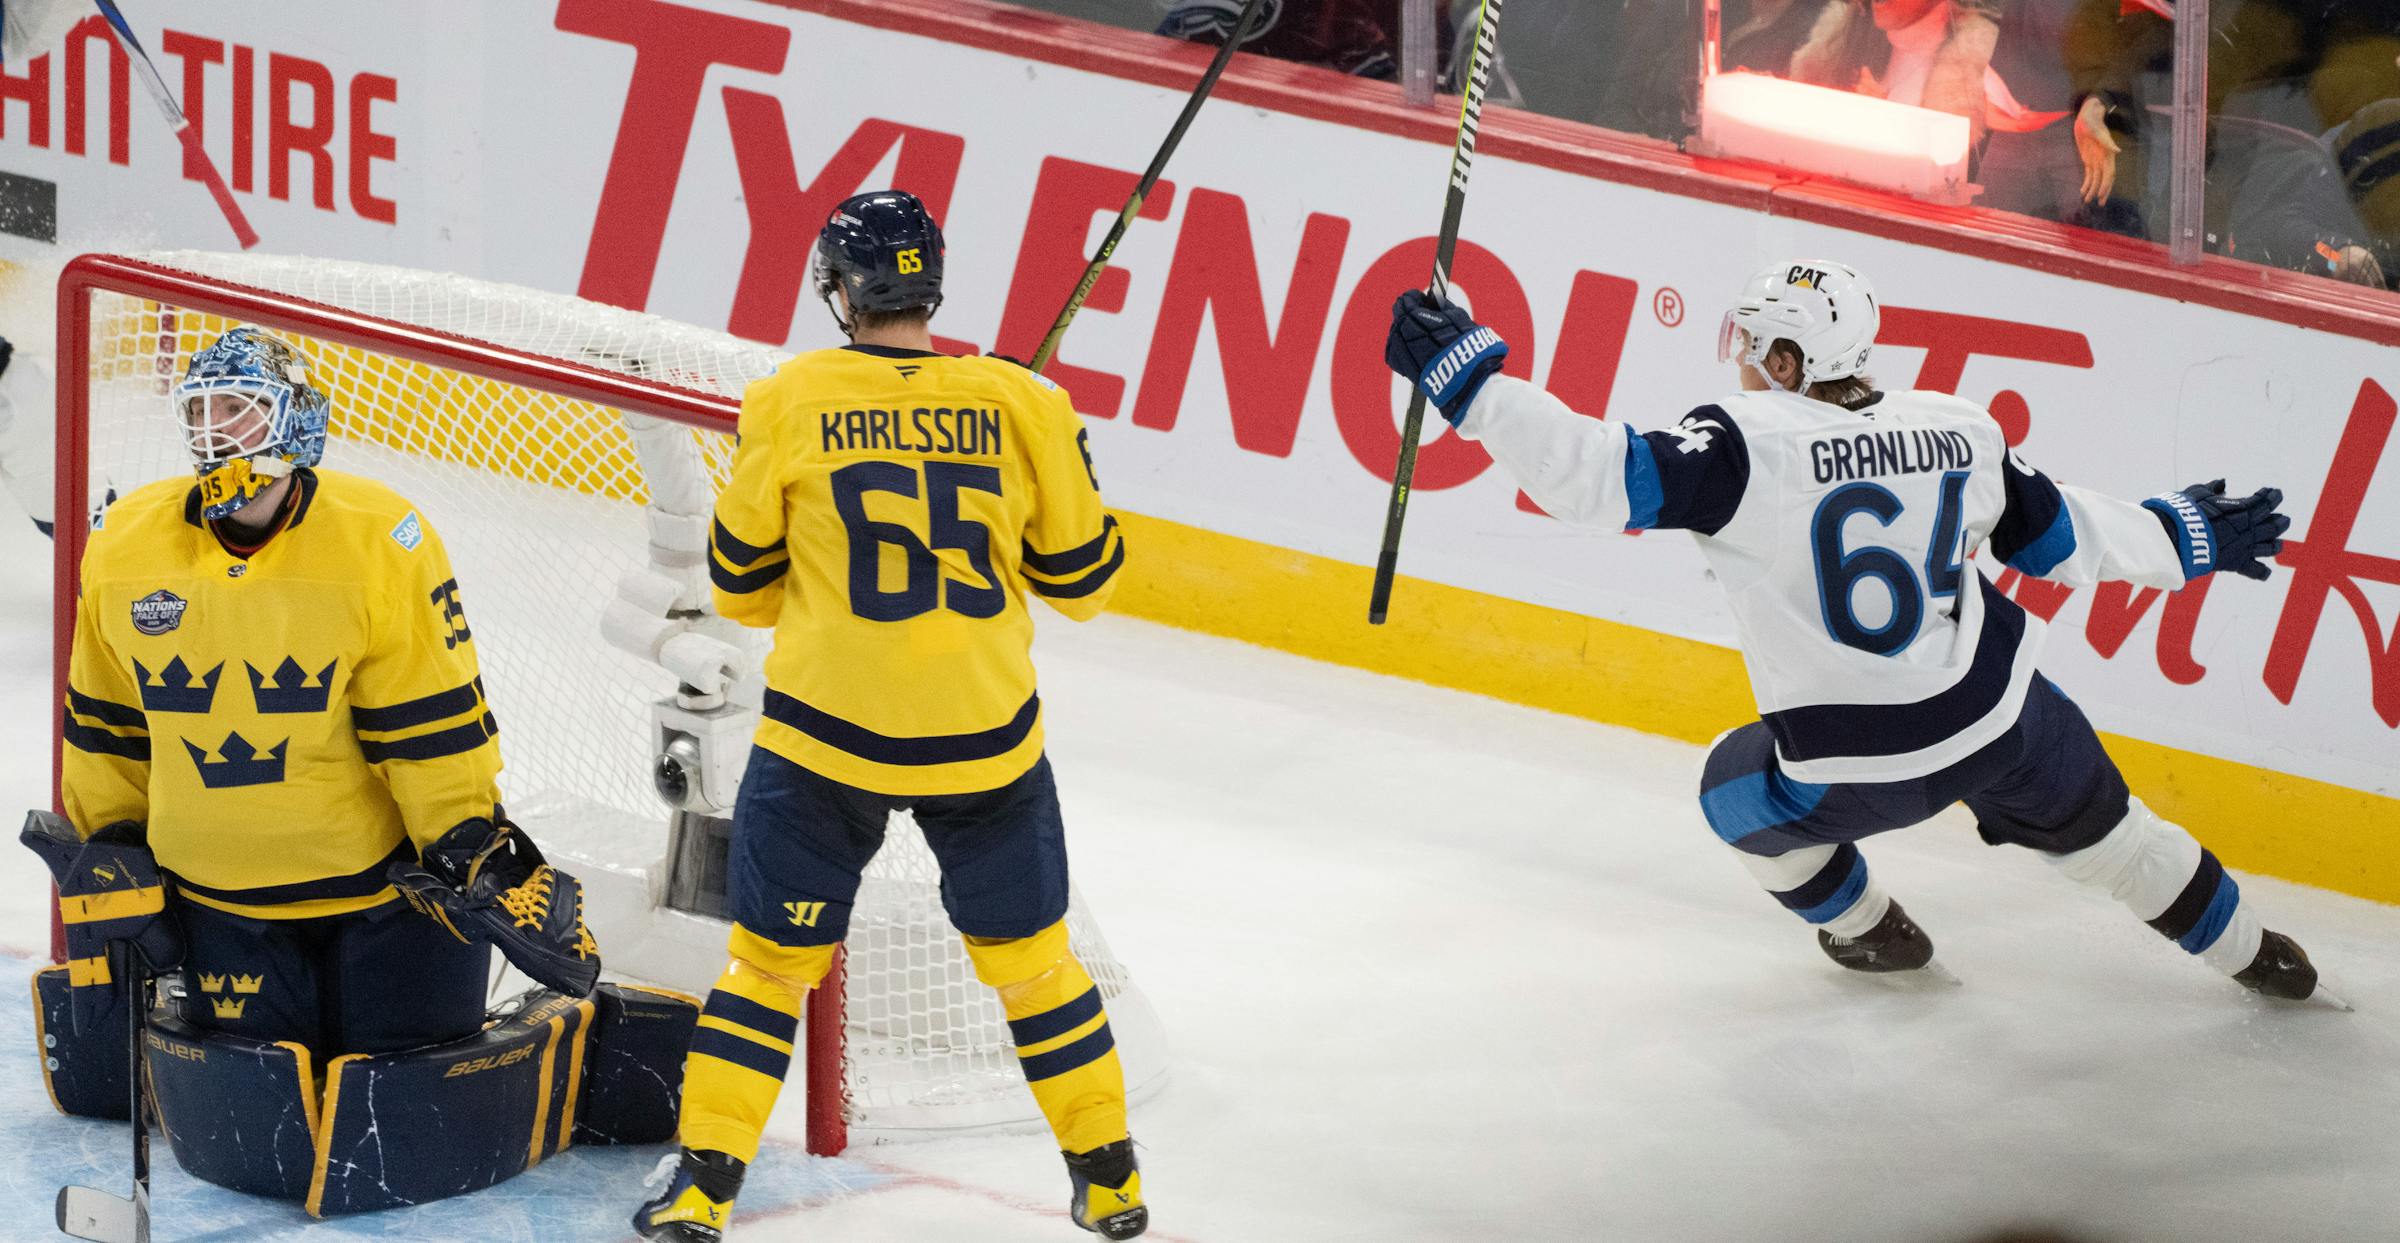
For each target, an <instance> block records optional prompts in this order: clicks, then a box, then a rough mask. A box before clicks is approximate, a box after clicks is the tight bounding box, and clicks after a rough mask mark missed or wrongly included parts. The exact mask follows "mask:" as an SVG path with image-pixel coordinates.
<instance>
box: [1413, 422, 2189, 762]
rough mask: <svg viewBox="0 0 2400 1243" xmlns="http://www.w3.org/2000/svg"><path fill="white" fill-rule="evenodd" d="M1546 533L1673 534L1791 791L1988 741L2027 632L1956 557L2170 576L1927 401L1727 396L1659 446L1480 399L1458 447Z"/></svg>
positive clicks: (2162, 540) (2172, 577) (2106, 522)
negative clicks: (1547, 520)
mask: <svg viewBox="0 0 2400 1243" xmlns="http://www.w3.org/2000/svg"><path fill="white" fill-rule="evenodd" d="M1459 430H1460V432H1461V434H1463V435H1465V436H1466V437H1468V438H1469V439H1474V440H1480V441H1481V442H1483V445H1484V448H1486V449H1487V450H1489V451H1490V452H1491V454H1492V456H1493V457H1494V458H1496V459H1498V460H1499V461H1500V462H1501V463H1502V464H1503V465H1505V466H1506V467H1508V469H1509V470H1510V471H1511V472H1512V473H1513V474H1515V475H1516V477H1517V479H1518V480H1519V481H1520V482H1521V483H1522V484H1523V485H1524V487H1525V491H1526V493H1527V494H1528V495H1530V496H1531V497H1532V498H1533V499H1534V501H1535V502H1536V503H1537V504H1539V505H1541V507H1542V508H1543V509H1544V510H1546V511H1548V512H1549V513H1551V514H1552V515H1554V516H1556V517H1558V518H1561V519H1563V520H1565V521H1569V522H1574V523H1577V524H1580V525H1586V526H1598V527H1606V528H1611V529H1621V530H1627V531H1642V530H1652V529H1668V528H1680V529H1683V530H1688V531H1690V532H1692V533H1693V535H1694V536H1696V537H1697V541H1698V543H1699V546H1700V550H1701V552H1702V554H1703V555H1705V556H1706V558H1707V560H1708V563H1709V565H1710V567H1711V568H1712V569H1713V570H1714V571H1715V572H1716V576H1717V578H1718V581H1720V582H1721V583H1723V584H1724V586H1725V589H1726V593H1727V599H1728V603H1729V605H1730V607H1731V609H1732V612H1733V620H1734V625H1735V628H1736V630H1737V631H1738V633H1739V634H1740V637H1741V645H1742V657H1743V661H1744V663H1745V664H1746V665H1747V666H1748V669H1749V673H1750V684H1751V687H1752V690H1753V692H1754V693H1755V694H1756V696H1757V698H1758V709H1759V715H1760V717H1761V718H1762V719H1764V720H1765V722H1766V724H1767V727H1768V728H1769V729H1770V730H1771V731H1772V732H1773V733H1774V736H1775V742H1776V751H1777V756H1778V760H1779V763H1780V765H1781V767H1782V768H1783V770H1784V771H1785V772H1786V773H1787V774H1789V775H1790V776H1792V777H1794V778H1797V779H1799V780H1802V781H1813V782H1836V781H1898V780H1903V779H1906V778H1910V777H1919V776H1923V775H1925V774H1927V773H1931V772H1934V771H1937V770H1939V769H1941V768H1944V767H1946V766H1948V765H1950V764H1952V763H1955V762H1957V761H1958V760H1961V759H1964V758H1965V757H1966V756H1968V755H1970V754H1972V753H1973V752H1974V751H1975V750H1976V749H1977V748H1979V747H1981V746H1983V745H1984V744H1985V743H1988V742H1990V741H1991V740H1992V739H1994V738H1996V737H1998V736H1999V735H2000V734H2002V733H2004V732H2006V731H2007V729H2008V727H2009V726H2010V725H2011V724H2013V723H2014V722H2015V720H2016V718H2017V713H2018V710H2019V708H2020V707H2021V706H2022V705H2023V703H2024V698H2025V691H2026V688H2027V686H2029V685H2030V684H2031V682H2032V680H2033V676H2034V666H2035V661H2036V659H2037V657H2038V655H2039V650H2040V646H2041V643H2040V638H2041V622H2040V621H2039V620H2038V619H2035V618H2031V617H2028V616H2027V615H2026V613H2025V611H2024V610H2023V609H2022V608H2019V607H2018V606H2017V604H2016V603H2015V602H2014V601H2012V600H2010V599H2008V597H2006V596H2004V595H2002V594H2001V593H2000V592H1999V591H1998V590H1997V589H1996V588H1994V587H1993V586H1992V584H1991V583H1990V581H1989V580H1987V579H1985V578H1984V576H1983V574H1982V572H1981V570H1980V568H1979V564H1978V563H1979V560H1980V559H1979V558H1977V557H1975V556H1974V554H1975V552H1976V550H1977V549H1979V548H1982V547H1984V546H1986V545H1987V544H1988V545H1989V547H1990V550H1991V558H1992V559H1994V560H1997V561H1999V562H2001V563H2002V564H2005V565H2007V566H2010V567H2012V568H2014V569H2017V570H2019V571H2022V572H2024V573H2026V574H2028V575H2032V576H2035V577H2038V578H2047V579H2052V580H2055V581H2058V582H2064V583H2072V584H2076V585H2089V584H2092V583H2096V582H2101V581H2110V580H2115V581H2125V582H2131V583H2137V584H2141V585H2144V586H2150V587H2161V588H2167V589H2170V590H2171V589H2173V588H2177V587H2180V586H2182V585H2183V583H2184V581H2185V580H2184V575H2185V570H2184V566H2183V563H2182V560H2181V558H2180V557H2179V555H2178V554H2177V552H2176V549H2175V546H2174V544H2173V542H2172V541H2171V540H2170V539H2169V538H2168V537H2167V533H2166V531H2165V529H2164V528H2162V527H2161V526H2160V525H2159V521H2158V519H2157V518H2156V517H2155V516H2154V515H2153V514H2152V513H2151V512H2150V511H2149V510H2146V509H2144V508H2142V507H2141V506H2140V505H2139V504H2136V503H2133V502H2128V501H2120V500H2117V499H2115V498H2113V497H2108V496H2103V495H2100V494H2098V493H2094V492H2090V491H2086V490H2084V489H2080V488H2075V487H2068V486H2062V485H2059V484H2057V483H2054V482H2052V481H2051V480H2050V478H2049V477H2048V476H2046V475H2044V474H2043V473H2042V472H2040V471H2039V470H2036V469H2034V468H2033V467H2031V466H2029V465H2027V464H2026V463H2025V462H2024V460H2023V459H2021V458H2019V457H2018V456H2017V455H2016V454H2014V453H2012V452H2010V450H2009V448H2008V445H2007V443H2006V441H2005V440H2004V439H2003V438H2002V435H2001V432H2000V427H1999V425H1998V424H1996V423H1994V422H1993V421H1992V417H1991V415H1990V414H1989V413H1988V412H1986V411H1985V410H1984V409H1983V408H1982V407H1980V406H1977V405H1975V404H1974V403H1972V402H1968V401H1963V400H1960V399H1958V398H1956V397H1951V396H1947V395H1945V394H1941V393H1928V392H1899V393H1888V394H1879V395H1877V396H1876V397H1875V399H1874V400H1873V401H1871V402H1870V403H1869V404H1867V405H1866V406H1864V407H1862V408H1860V409H1858V410H1848V409H1844V408H1842V407H1840V406H1835V405H1830V404H1828V403H1825V402H1821V401H1815V400H1811V399H1809V398H1805V397H1801V396H1798V395H1796V394H1792V393H1775V392H1761V393H1741V394H1736V395H1734V396H1731V397H1727V398H1724V399H1723V400H1720V401H1718V402H1716V403H1714V404H1711V405H1706V406H1702V407H1700V408H1698V409H1696V410H1694V411H1692V412H1691V413H1690V414H1688V415H1686V416H1685V417H1684V419H1683V421H1682V422H1681V423H1679V424H1677V425H1676V426H1674V427H1671V428H1667V429H1665V430H1663V431H1654V432H1637V431H1635V430H1633V429H1632V428H1630V427H1627V426H1625V425H1624V424H1621V423H1606V422H1599V421H1596V420H1593V419H1590V418H1587V417H1584V416H1583V415H1580V414H1577V413H1575V412H1574V411H1573V410H1570V409H1568V408H1567V406H1566V405H1565V404H1563V403H1561V402H1560V401H1559V400H1558V399H1557V398H1555V397H1552V396H1551V395H1550V394H1548V393H1546V392H1544V391H1543V390H1541V389H1539V388H1536V387H1534V386H1533V385H1530V384H1527V383H1525V382H1524V381H1521V380H1516V379H1512V378H1510V377H1506V376H1499V377H1494V378H1493V379H1492V380H1491V382H1490V383H1488V384H1487V385H1486V386H1485V387H1484V390H1483V392H1482V393H1481V394H1480V395H1479V396H1478V397H1477V398H1476V401H1475V405H1474V407H1473V408H1472V409H1471V410H1469V411H1468V413H1467V417H1466V418H1465V420H1464V421H1463V422H1462V424H1461V426H1460V429H1459Z"/></svg>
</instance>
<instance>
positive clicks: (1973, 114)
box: [1785, 0, 2022, 147]
mask: <svg viewBox="0 0 2400 1243" xmlns="http://www.w3.org/2000/svg"><path fill="white" fill-rule="evenodd" d="M1999 40H2000V0H1829V2H1826V3H1821V4H1818V5H1817V6H1816V20H1815V22H1814V23H1813V24H1812V25H1811V26H1810V28H1809V33H1808V38H1807V40H1806V41H1805V42H1803V43H1802V44H1801V45H1800V47H1799V49H1798V50H1797V51H1795V52H1793V53H1792V58H1791V64H1790V66H1789V69H1788V72H1787V73H1786V74H1785V76H1787V77H1790V78H1792V79H1793V80H1795V81H1800V82H1814V83H1816V84H1818V85H1820V86H1831V87H1837V88H1839V89H1842V90H1855V91H1858V92H1861V93H1863V94H1869V95H1880V96H1882V97H1884V98H1886V99H1892V100H1896V101H1898V102H1900V103H1904V104H1916V105H1918V106H1920V107H1925V108H1932V109H1934V110H1936V111H1940V112H1949V113H1955V114H1957V115H1959V116H1963V117H1965V118H1967V121H1968V124H1969V125H1970V126H1971V127H1972V131H1973V141H1974V143H1975V145H1977V146H1979V147H1980V146H1981V145H1982V143H1983V136H1984V134H1985V132H1986V130H1987V128H1988V126H1989V125H1990V123H1991V120H1992V117H1993V114H1994V112H1995V111H1997V112H1999V113H2001V114H2004V115H2013V114H2014V113H2015V112H2021V111H2022V109H2021V108H2020V107H2019V106H2018V105H2017V104H2016V101H2015V99H2014V98H2013V97H2011V96H2009V94H2008V88H2007V86H2006V85H2005V84H2004V83H2000V82H1999V80H1998V77H1997V75H1995V74H1993V73H1992V71H1991V66H1992V52H1993V50H1994V49H1995V48H1996V47H1997V46H1998V45H1999Z"/></svg>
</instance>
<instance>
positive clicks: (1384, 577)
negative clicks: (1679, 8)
mask: <svg viewBox="0 0 2400 1243" xmlns="http://www.w3.org/2000/svg"><path fill="white" fill-rule="evenodd" d="M1500 4H1501V0H1483V5H1482V7H1481V9H1480V10H1479V11H1478V12H1477V14H1476V18H1475V59H1474V63H1473V65H1472V67H1471V68H1469V69H1468V71H1467V90H1466V93H1465V94H1464V95H1462V96H1460V97H1459V101H1458V141H1457V143H1456V144H1455V145H1454V146H1452V147H1451V149H1450V188H1449V190H1448V191H1447V193H1446V195H1445V197H1444V200H1443V203H1442V236H1441V240H1440V241H1439V242H1438V243H1436V245H1435V247H1434V253H1433V283H1432V284H1430V285H1428V286H1426V288H1425V292H1426V293H1427V294H1430V295H1431V296H1433V297H1434V298H1436V299H1439V300H1441V301H1444V302H1447V301H1449V300H1450V259H1451V256H1452V254H1453V253H1454V252H1456V251H1457V249H1458V221H1459V217H1461V216H1463V215H1465V214H1466V210H1467V173H1468V172H1469V171H1470V170H1472V169H1473V168H1474V166H1475V128H1476V126H1477V125H1479V124H1480V123H1481V122H1482V120H1483V92H1484V87H1485V85H1486V84H1487V83H1489V82H1490V81H1491V77H1492V61H1493V59H1494V58H1495V57H1497V56H1498V55H1499V50H1500ZM1424 427H1425V390H1424V389H1422V388H1419V387H1417V386H1416V385H1414V384H1411V385H1409V388H1408V418H1407V420H1406V421H1405V422H1404V423H1402V425H1401V428H1400V461H1399V463H1398V464H1397V465H1395V466H1394V467H1393V468H1392V499H1391V504H1390V506H1389V507H1388V508H1386V509H1385V510H1384V515H1383V547H1382V549H1381V550H1380V551H1378V552H1377V553H1376V554H1375V590H1374V594H1373V595H1372V596H1370V597H1369V598H1368V600H1367V624H1369V625H1372V626H1380V625H1382V624H1383V619H1384V617H1385V615H1386V614H1388V613H1389V612H1390V611H1391V606H1392V578H1393V576H1394V574H1396V573H1397V572H1398V570H1399V566H1400V524H1401V523H1402V522H1404V521H1406V520H1407V518H1408V491H1409V484H1410V482H1411V481H1412V480H1414V479H1415V478H1416V474H1417V437H1418V436H1419V435H1420V434H1421V433H1422V432H1423V431H1424Z"/></svg>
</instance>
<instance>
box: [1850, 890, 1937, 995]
mask: <svg viewBox="0 0 2400 1243" xmlns="http://www.w3.org/2000/svg"><path fill="white" fill-rule="evenodd" d="M1817 946H1818V948H1820V949H1823V950H1824V951H1825V956H1826V957H1828V958H1831V959H1832V960H1834V961H1835V962H1837V963H1840V964H1841V965H1842V966H1844V967H1846V968H1848V969H1850V970H1852V971H1863V972H1866V973H1867V974H1870V975H1896V974H1899V973H1902V972H1908V971H1923V972H1925V973H1927V974H1928V975H1930V976H1933V977H1935V978H1938V979H1942V980H1945V981H1948V982H1950V983H1953V984H1955V983H1957V982H1958V977H1957V976H1954V975H1952V974H1950V972H1949V969H1948V968H1945V967H1943V966H1942V965H1941V964H1940V963H1938V962H1935V961H1934V960H1933V938H1932V937H1929V936H1926V935H1925V930H1924V929H1922V928H1919V927H1917V923H1916V921H1915V920H1913V919H1910V918H1909V917H1908V912H1906V911H1904V910H1901V909H1900V904H1899V903H1897V902H1894V903H1892V904H1891V907H1890V909H1888V910H1886V911H1884V913H1883V918H1882V919H1880V920H1877V921H1876V923H1875V926H1874V927H1872V928H1869V929H1867V930H1866V931H1865V932H1864V933H1861V934H1859V935H1858V936H1855V937H1837V936H1835V935H1833V934H1832V933H1829V932H1827V931H1825V930H1824V929H1822V928H1819V929H1817Z"/></svg>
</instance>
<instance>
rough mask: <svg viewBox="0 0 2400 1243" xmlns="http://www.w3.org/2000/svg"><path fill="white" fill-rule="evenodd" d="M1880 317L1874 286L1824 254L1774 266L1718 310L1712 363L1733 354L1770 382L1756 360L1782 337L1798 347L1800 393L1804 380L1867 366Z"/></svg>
mask: <svg viewBox="0 0 2400 1243" xmlns="http://www.w3.org/2000/svg"><path fill="white" fill-rule="evenodd" d="M1882 321H1883V314H1882V312H1881V311H1879V310H1877V309H1876V306H1875V286H1874V285H1872V284H1869V283H1868V281H1867V278H1866V277H1864V276H1861V275H1859V273H1858V270H1857V269H1856V268H1853V267H1851V266H1850V265H1848V264H1846V263H1835V262H1833V261H1832V260H1830V259H1801V260H1797V261H1794V262H1791V263H1778V264H1776V265H1774V266H1773V267H1770V268H1767V269H1765V270H1763V271H1761V272H1759V273H1758V274H1757V275H1755V276H1752V277H1751V278H1750V283H1749V284H1748V285H1747V286H1745V287H1744V288H1743V290H1742V297H1741V301H1739V302H1736V303H1734V306H1733V309H1732V310H1730V311H1727V312H1725V322H1724V324H1723V326H1722V327H1720V328H1719V330H1718V332H1717V361H1718V362H1721V363H1729V362H1732V361H1734V360H1735V359H1736V358H1739V359H1740V360H1741V361H1742V362H1743V363H1744V364H1745V365H1747V366H1751V367H1756V368H1758V371H1759V374H1760V375H1765V376H1767V383H1769V384H1773V383H1774V382H1775V378H1774V377H1773V376H1771V375H1767V371H1766V368H1765V366H1764V365H1763V364H1764V363H1765V362H1766V359H1767V351H1768V350H1770V349H1772V348H1773V347H1774V345H1775V343H1776V342H1777V341H1789V342H1791V343H1792V344H1793V346H1795V347H1797V348H1798V349H1799V351H1800V383H1799V385H1798V386H1797V387H1798V388H1799V390H1800V391H1802V392H1806V391H1807V389H1808V386H1809V385H1811V384H1818V383H1822V382H1824V381H1826V380H1840V379H1846V378H1848V377H1850V376H1854V375H1857V374H1858V373H1859V372H1861V371H1864V370H1866V369H1867V354H1868V352H1869V351H1870V350H1872V349H1873V348H1874V345H1875V332H1876V329H1877V328H1878V327H1880V326H1881V324H1882Z"/></svg>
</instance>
